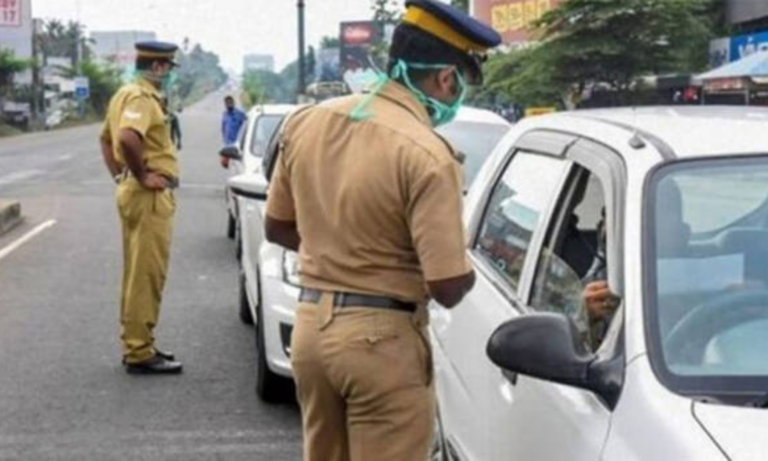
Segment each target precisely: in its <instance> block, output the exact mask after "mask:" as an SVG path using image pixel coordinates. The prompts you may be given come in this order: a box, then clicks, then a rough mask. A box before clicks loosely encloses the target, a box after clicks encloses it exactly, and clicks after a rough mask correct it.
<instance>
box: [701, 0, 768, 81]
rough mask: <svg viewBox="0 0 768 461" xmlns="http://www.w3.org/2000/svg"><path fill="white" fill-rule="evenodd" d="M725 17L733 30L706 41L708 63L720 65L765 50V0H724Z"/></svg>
mask: <svg viewBox="0 0 768 461" xmlns="http://www.w3.org/2000/svg"><path fill="white" fill-rule="evenodd" d="M726 18H727V20H728V24H729V25H730V26H731V27H733V29H734V30H735V31H736V32H737V33H736V34H734V35H733V36H731V37H723V38H719V39H716V40H713V41H712V42H711V43H710V45H709V56H710V59H709V61H710V66H711V67H713V68H715V67H720V66H722V65H724V64H728V63H729V62H734V61H738V60H739V59H742V58H745V57H747V56H749V55H751V54H752V53H754V52H756V51H766V50H768V1H763V0H727V5H726Z"/></svg>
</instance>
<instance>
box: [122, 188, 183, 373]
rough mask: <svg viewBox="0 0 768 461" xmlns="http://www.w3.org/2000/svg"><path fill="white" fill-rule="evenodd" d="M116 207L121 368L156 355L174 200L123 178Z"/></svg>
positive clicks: (165, 193)
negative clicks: (119, 252)
mask: <svg viewBox="0 0 768 461" xmlns="http://www.w3.org/2000/svg"><path fill="white" fill-rule="evenodd" d="M117 208H118V211H119V213H120V221H121V223H122V231H123V287H122V294H121V299H120V327H121V328H120V338H121V339H122V342H123V357H124V358H125V361H126V363H137V362H141V361H144V360H147V359H149V358H151V357H152V356H153V355H154V354H155V349H154V342H155V337H154V334H153V330H154V328H155V326H156V325H157V322H158V318H159V315H160V302H161V300H162V293H163V287H164V286H165V279H166V274H167V273H168V260H169V257H170V248H171V234H172V233H173V215H174V213H175V211H176V201H175V199H174V196H173V192H172V191H171V190H165V191H162V192H156V191H150V190H147V189H144V188H143V187H142V186H141V185H140V184H139V183H138V181H136V179H134V178H133V177H128V178H127V179H124V180H123V181H122V182H121V183H120V185H118V187H117Z"/></svg>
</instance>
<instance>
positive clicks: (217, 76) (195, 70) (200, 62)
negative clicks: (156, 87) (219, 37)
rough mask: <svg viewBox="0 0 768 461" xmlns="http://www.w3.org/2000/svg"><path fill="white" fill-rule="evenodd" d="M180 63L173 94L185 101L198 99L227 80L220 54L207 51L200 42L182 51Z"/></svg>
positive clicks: (189, 101)
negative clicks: (187, 50) (188, 50)
mask: <svg viewBox="0 0 768 461" xmlns="http://www.w3.org/2000/svg"><path fill="white" fill-rule="evenodd" d="M179 64H180V65H179V68H178V78H177V81H176V85H175V89H174V93H175V94H174V95H172V96H174V97H176V98H178V99H179V100H181V101H184V102H185V103H191V102H194V101H196V100H198V99H199V98H201V97H202V96H204V95H205V94H207V93H209V92H211V91H213V90H215V89H216V88H218V87H220V86H221V85H223V84H224V83H225V82H226V81H227V74H226V72H224V69H222V68H221V63H220V60H219V56H218V55H216V54H215V53H212V52H209V51H205V50H204V49H203V47H202V46H200V45H199V44H196V45H195V46H194V47H192V51H190V52H188V53H185V52H183V51H182V52H181V53H180V54H179Z"/></svg>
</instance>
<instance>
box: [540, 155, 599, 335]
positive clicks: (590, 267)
mask: <svg viewBox="0 0 768 461" xmlns="http://www.w3.org/2000/svg"><path fill="white" fill-rule="evenodd" d="M566 190H568V191H569V192H570V193H569V194H567V195H565V197H566V199H565V200H563V201H562V202H561V203H560V204H559V206H558V210H557V212H556V213H555V215H554V218H553V219H552V221H551V223H550V225H549V228H548V232H547V234H548V237H547V240H546V242H545V244H544V246H543V247H542V251H541V254H540V255H539V257H538V262H537V269H536V276H535V278H534V282H533V289H532V293H531V300H530V303H529V307H530V308H531V309H532V310H534V311H538V312H555V313H560V314H566V315H568V316H570V317H571V318H572V319H573V320H574V322H575V324H576V325H577V329H578V331H579V333H580V334H581V340H582V342H583V343H584V344H585V346H588V347H589V348H591V349H596V348H597V347H598V346H599V345H600V343H601V342H602V340H603V337H604V336H605V333H606V332H607V326H608V324H609V323H610V320H611V316H606V317H601V318H597V317H595V316H590V314H589V312H587V310H586V305H585V304H584V303H583V302H582V292H583V290H584V288H585V287H586V286H587V285H588V284H589V283H592V282H607V281H608V265H607V256H606V251H605V249H606V248H607V243H608V242H607V238H608V236H607V233H606V232H605V204H606V200H605V194H604V193H603V190H604V188H603V187H602V184H601V183H600V181H599V179H598V178H597V176H595V175H593V174H591V173H590V172H589V171H587V170H585V169H581V168H578V169H577V170H576V172H575V174H574V175H573V176H572V180H571V181H570V182H569V184H568V185H567V187H566Z"/></svg>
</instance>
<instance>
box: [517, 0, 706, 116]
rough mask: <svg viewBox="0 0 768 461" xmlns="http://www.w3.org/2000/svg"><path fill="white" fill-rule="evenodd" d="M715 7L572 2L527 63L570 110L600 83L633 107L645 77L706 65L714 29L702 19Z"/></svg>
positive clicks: (690, 0)
mask: <svg viewBox="0 0 768 461" xmlns="http://www.w3.org/2000/svg"><path fill="white" fill-rule="evenodd" d="M712 1H715V0H664V1H659V0H623V1H621V2H616V1H615V0H566V1H565V2H564V3H563V4H562V5H561V6H560V7H559V8H556V9H554V10H551V11H549V12H548V13H547V14H545V15H544V16H543V17H542V18H541V19H540V20H539V21H538V22H537V23H536V24H535V26H536V27H539V28H540V30H541V35H540V38H541V40H542V42H541V44H540V45H538V46H536V47H535V48H534V49H533V50H532V51H531V53H530V55H529V56H528V57H527V58H526V62H527V63H528V66H534V67H535V69H536V71H535V75H536V76H538V77H539V78H541V79H542V80H544V81H547V83H548V84H551V85H554V88H556V89H557V91H559V92H560V94H562V95H563V100H564V102H565V103H566V106H568V107H572V106H573V105H574V104H575V103H577V102H578V98H579V95H580V94H581V93H582V92H583V90H584V89H586V88H591V87H596V86H600V85H603V86H607V87H608V88H610V89H612V90H613V91H615V93H616V94H617V96H618V98H619V101H623V102H626V101H627V99H628V97H629V95H630V94H631V93H632V91H633V89H634V88H635V85H636V82H637V79H638V78H639V77H641V76H644V75H657V74H661V73H666V72H677V71H696V70H698V69H696V68H695V67H699V66H702V65H703V63H704V62H705V60H706V57H705V53H706V47H705V46H701V44H702V43H706V42H707V40H708V39H709V38H710V37H711V35H712V30H711V25H710V24H708V23H707V22H706V21H702V18H704V17H706V14H707V12H708V8H710V7H711V6H712ZM698 47H701V49H700V50H699V49H698ZM523 72H524V73H530V71H529V70H528V69H525V70H524V71H523ZM538 72H544V73H545V74H541V73H538ZM513 80H520V77H517V76H516V77H514V78H513ZM512 86H513V87H514V85H512Z"/></svg>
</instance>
